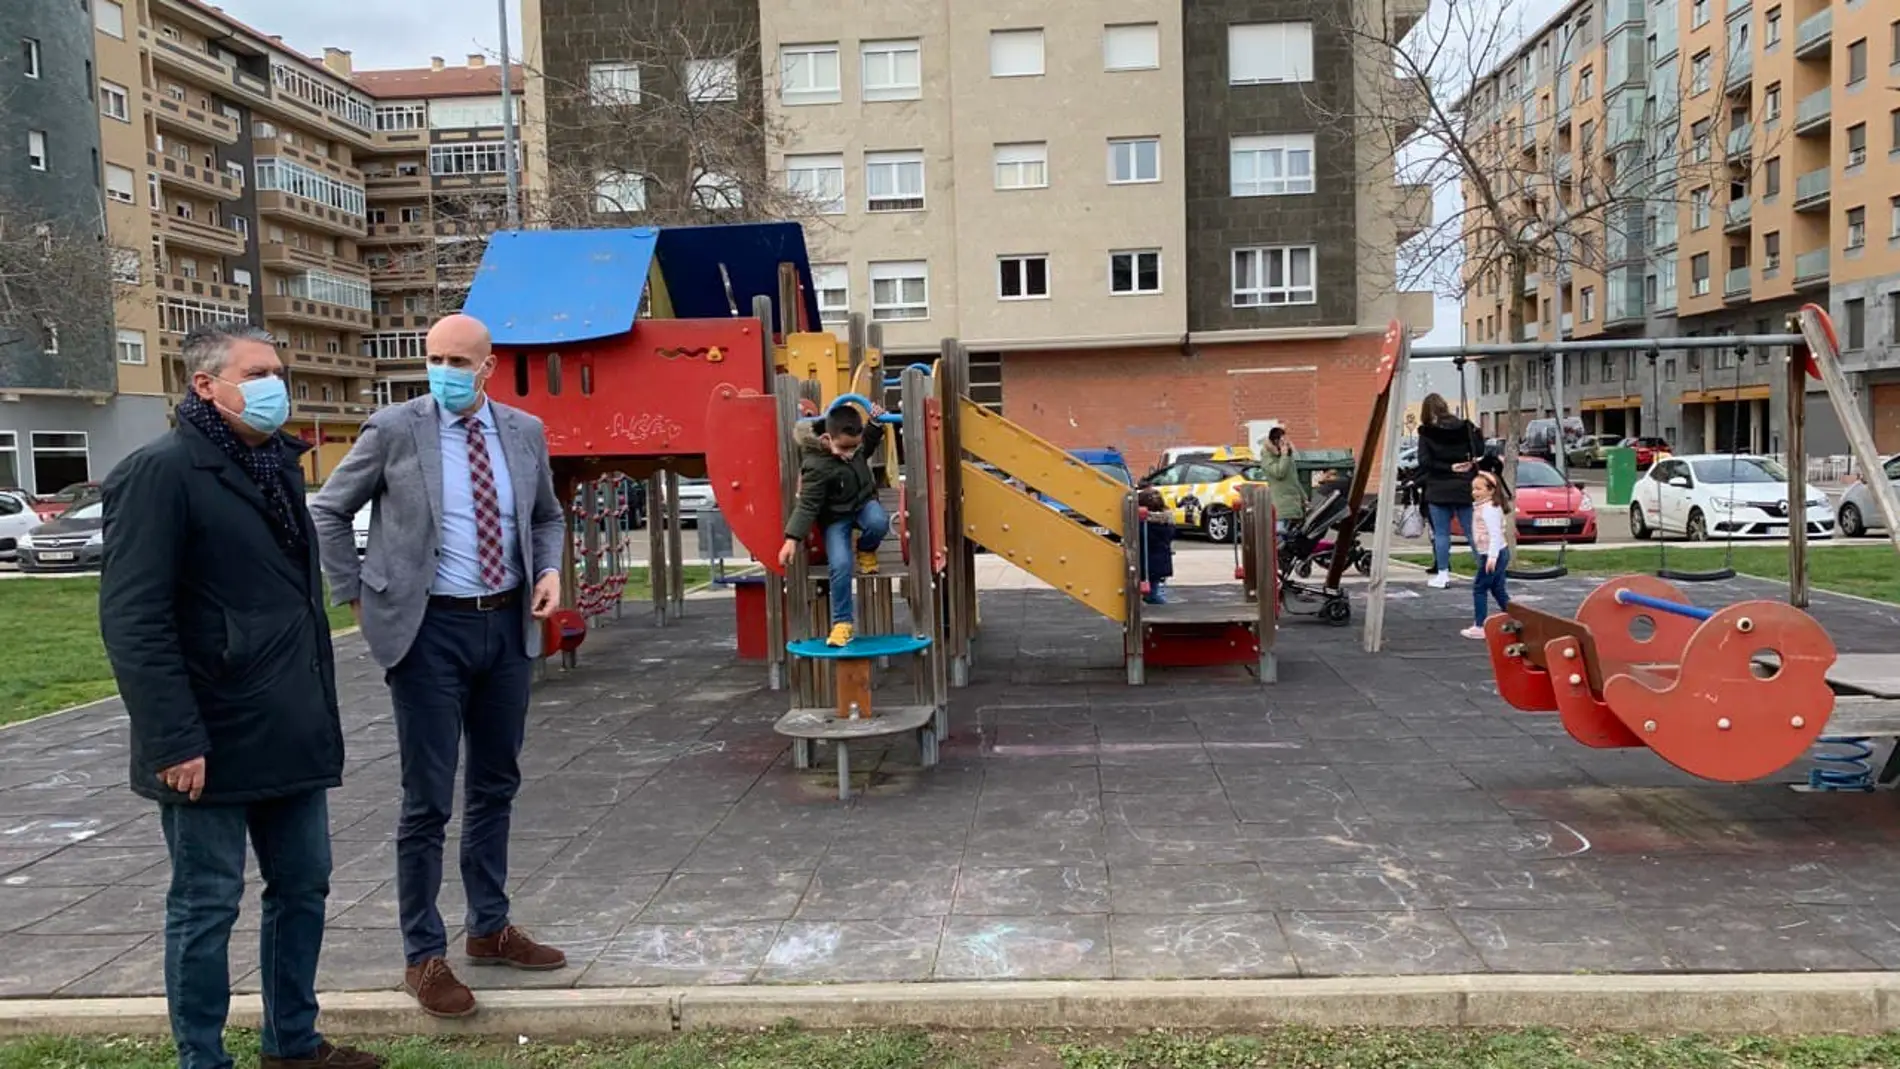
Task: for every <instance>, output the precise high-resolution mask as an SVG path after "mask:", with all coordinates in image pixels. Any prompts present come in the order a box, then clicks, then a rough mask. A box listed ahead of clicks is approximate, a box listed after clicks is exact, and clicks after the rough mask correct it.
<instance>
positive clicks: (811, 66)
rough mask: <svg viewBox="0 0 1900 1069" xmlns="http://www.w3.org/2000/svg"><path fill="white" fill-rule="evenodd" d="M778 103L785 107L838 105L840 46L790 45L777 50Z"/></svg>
mask: <svg viewBox="0 0 1900 1069" xmlns="http://www.w3.org/2000/svg"><path fill="white" fill-rule="evenodd" d="M778 79H779V100H780V101H782V102H783V103H786V104H836V103H837V102H838V101H839V100H842V99H843V93H842V92H841V90H840V89H839V81H838V46H837V45H787V46H785V47H784V48H781V49H779V50H778Z"/></svg>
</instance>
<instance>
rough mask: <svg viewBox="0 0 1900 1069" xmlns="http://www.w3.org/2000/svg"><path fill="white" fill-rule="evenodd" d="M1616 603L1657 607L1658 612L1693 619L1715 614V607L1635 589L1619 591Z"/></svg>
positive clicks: (1647, 607) (1649, 607)
mask: <svg viewBox="0 0 1900 1069" xmlns="http://www.w3.org/2000/svg"><path fill="white" fill-rule="evenodd" d="M1616 603H1617V604H1618V605H1639V606H1641V607H1643V608H1645V609H1655V610H1656V611H1657V612H1666V613H1669V614H1671V615H1674V616H1687V617H1688V618H1689V619H1691V620H1706V619H1708V618H1709V617H1711V616H1714V615H1715V610H1714V609H1698V608H1696V607H1695V606H1694V605H1684V604H1683V603H1682V602H1680V601H1664V600H1663V599H1662V598H1652V597H1650V596H1649V595H1648V594H1638V593H1636V592H1635V591H1633V590H1619V591H1617V592H1616Z"/></svg>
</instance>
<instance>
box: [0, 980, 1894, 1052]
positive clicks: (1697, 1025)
mask: <svg viewBox="0 0 1900 1069" xmlns="http://www.w3.org/2000/svg"><path fill="white" fill-rule="evenodd" d="M1896 992H1900V976H1896V975H1894V974H1891V973H1814V974H1800V973H1790V974H1729V975H1602V976H1597V975H1589V976H1530V975H1474V976H1423V977H1369V978H1336V979H1315V980H1175V981H1143V980H1091V981H995V982H981V983H908V984H903V983H899V984H844V985H836V986H798V987H794V986H785V987H774V986H746V987H693V988H600V989H591V990H562V991H483V992H480V993H479V995H478V997H479V998H480V999H481V1006H482V1009H481V1012H480V1013H479V1014H477V1015H476V1016H475V1017H472V1018H470V1019H468V1020H465V1021H439V1020H435V1019H433V1018H430V1017H426V1016H424V1015H423V1014H422V1013H421V1011H420V1010H418V1009H417V1008H416V1006H415V1002H414V1001H413V1000H412V999H410V998H409V997H407V996H405V995H402V994H400V993H397V992H354V993H347V994H336V995H328V996H325V997H324V999H323V1020H322V1024H323V1027H324V1028H325V1029H327V1030H329V1031H331V1032H334V1033H336V1034H338V1035H344V1036H409V1035H488V1036H527V1037H529V1038H532V1039H543V1040H567V1039H583V1038H606V1037H613V1036H623V1037H631V1036H653V1035H665V1034H670V1033H673V1032H680V1031H697V1030H705V1029H717V1030H743V1029H756V1028H764V1027H769V1026H771V1025H776V1024H779V1023H781V1022H784V1021H787V1020H792V1021H796V1022H798V1023H799V1024H800V1025H802V1026H804V1027H807V1028H813V1029H824V1030H832V1029H844V1028H897V1027H914V1028H938V1029H957V1030H971V1031H984V1030H999V1029H1039V1028H1073V1029H1085V1030H1102V1031H1114V1030H1127V1029H1130V1028H1136V1027H1156V1026H1165V1027H1169V1028H1188V1029H1236V1030H1238V1029H1255V1028H1262V1027H1270V1026H1274V1025H1309V1026H1315V1027H1334V1028H1346V1027H1362V1028H1363V1027H1382V1028H1420V1027H1433V1028H1530V1027H1548V1028H1560V1029H1567V1030H1578V1031H1602V1030H1608V1031H1640V1032H1665V1031H1695V1032H1706V1033H1718V1034H1735V1033H1780V1034H1797V1033H1805V1034H1817V1033H1856V1034H1871V1033H1877V1032H1885V1031H1890V1030H1893V1029H1895V1028H1900V1002H1897V1001H1896V999H1895V998H1894V995H1895V994H1896ZM231 1010H232V1014H231V1023H232V1024H233V1025H237V1026H240V1027H256V1025H257V1022H258V1018H259V1010H260V1004H259V1001H258V999H257V997H256V996H248V997H241V998H237V999H234V1000H233V1004H232V1007H231ZM168 1031H169V1026H168V1024H167V1022H166V1016H165V1001H164V1000H163V999H161V998H131V999H42V1000H15V1001H0V1036H25V1035H44V1034H59V1035H106V1034H120V1035H154V1036H157V1035H165V1034H168Z"/></svg>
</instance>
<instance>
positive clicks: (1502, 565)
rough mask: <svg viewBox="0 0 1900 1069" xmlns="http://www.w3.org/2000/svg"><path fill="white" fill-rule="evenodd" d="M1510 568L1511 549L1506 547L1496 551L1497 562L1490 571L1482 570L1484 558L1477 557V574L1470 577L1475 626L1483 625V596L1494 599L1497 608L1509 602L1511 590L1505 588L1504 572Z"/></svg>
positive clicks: (1472, 612)
mask: <svg viewBox="0 0 1900 1069" xmlns="http://www.w3.org/2000/svg"><path fill="white" fill-rule="evenodd" d="M1510 568H1511V551H1510V549H1509V548H1508V547H1507V548H1505V549H1502V550H1499V551H1498V563H1497V565H1496V566H1495V567H1493V568H1492V569H1491V570H1490V571H1488V572H1487V571H1485V570H1484V558H1483V557H1479V558H1478V574H1477V575H1474V576H1472V577H1471V615H1472V619H1473V620H1474V621H1475V622H1476V624H1477V626H1479V627H1483V626H1484V618H1485V616H1486V615H1487V614H1486V612H1485V611H1484V608H1485V606H1484V601H1485V596H1486V595H1489V596H1490V597H1492V598H1494V599H1496V601H1497V603H1498V608H1499V609H1503V608H1504V607H1505V606H1506V605H1509V604H1510V603H1511V592H1510V591H1509V590H1507V589H1506V588H1505V582H1506V580H1505V574H1504V573H1506V572H1508V571H1509V570H1510Z"/></svg>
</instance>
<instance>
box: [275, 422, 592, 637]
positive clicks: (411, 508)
mask: <svg viewBox="0 0 1900 1069" xmlns="http://www.w3.org/2000/svg"><path fill="white" fill-rule="evenodd" d="M489 403H490V404H491V405H493V406H494V412H495V423H496V431H497V432H498V433H499V435H500V436H501V444H502V449H503V451H504V452H505V454H506V457H507V461H508V479H509V481H510V482H511V483H513V484H514V491H515V529H516V530H517V531H519V532H520V540H521V545H520V548H519V556H518V558H517V559H518V560H519V561H520V562H521V563H522V564H523V567H522V572H523V574H524V575H525V576H526V582H528V583H530V584H532V583H533V582H534V580H535V577H537V576H539V575H541V574H542V573H544V572H547V571H550V570H558V569H559V568H560V567H561V540H562V539H563V538H565V537H566V536H567V520H566V517H565V514H564V513H563V512H562V510H561V502H560V500H559V499H558V498H556V496H555V492H554V474H553V472H552V470H551V469H550V468H549V466H548V440H547V432H546V430H545V429H544V428H543V427H542V426H541V421H540V420H538V419H536V418H534V417H533V416H530V415H528V414H527V413H526V412H523V411H521V410H519V409H515V408H509V407H508V406H507V405H504V404H501V403H500V402H497V401H495V400H494V399H493V398H490V399H489ZM440 434H441V421H440V417H439V416H438V415H437V406H436V402H435V398H434V397H431V396H429V395H427V394H425V395H423V396H421V397H418V398H415V399H414V400H411V401H405V402H403V403H402V404H400V405H392V406H390V407H388V408H384V409H381V410H379V411H377V412H376V413H375V414H374V415H372V416H370V418H369V422H367V423H365V424H364V425H363V430H362V433H361V434H360V435H359V436H358V438H357V439H356V444H355V445H354V446H351V447H350V451H349V454H348V455H347V456H345V457H344V458H343V463H341V464H338V465H337V468H336V470H335V471H333V472H331V473H330V478H329V479H328V480H326V481H325V482H324V484H323V489H322V490H320V491H318V493H317V496H316V497H315V498H313V499H312V500H311V502H310V515H311V517H312V518H313V519H314V520H315V521H316V527H317V545H318V548H319V550H320V552H321V554H322V560H323V574H324V576H325V577H326V578H327V579H329V581H330V600H331V602H332V603H333V604H337V605H345V604H348V603H349V602H352V601H357V600H359V599H360V600H361V601H362V603H363V604H362V614H363V638H364V640H365V641H367V642H368V643H369V652H370V655H371V656H372V657H375V658H376V663H377V664H380V665H382V666H383V667H384V668H394V667H395V666H396V665H397V664H398V663H399V662H400V661H401V660H402V659H403V657H404V655H406V654H407V653H408V652H409V647H410V646H411V645H412V644H413V643H414V642H415V640H416V632H417V631H419V630H420V629H421V627H422V615H423V611H424V610H425V609H427V608H428V605H429V586H430V585H431V584H432V583H434V582H435V572H436V557H437V555H438V553H439V552H440V548H441V545H442V521H441V512H442V447H441V444H440V443H441V439H440ZM372 502H373V503H374V508H373V509H372V510H371V512H370V520H369V546H368V549H367V551H366V552H365V553H364V555H363V557H362V559H361V560H360V561H359V560H358V559H357V556H356V536H355V534H354V533H353V531H352V529H351V521H352V519H353V518H354V517H355V516H356V514H357V512H358V511H360V510H361V509H362V508H363V506H364V505H366V504H370V503H372ZM522 595H523V596H522V598H521V626H522V627H523V628H525V629H526V634H527V641H528V655H529V656H530V657H536V656H539V655H540V653H541V628H540V627H539V626H538V625H537V624H536V621H535V620H534V618H533V616H532V615H531V613H530V609H531V607H532V606H531V604H530V600H531V599H530V598H529V597H528V596H527V595H528V591H526V590H523V591H522Z"/></svg>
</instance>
